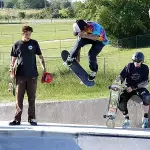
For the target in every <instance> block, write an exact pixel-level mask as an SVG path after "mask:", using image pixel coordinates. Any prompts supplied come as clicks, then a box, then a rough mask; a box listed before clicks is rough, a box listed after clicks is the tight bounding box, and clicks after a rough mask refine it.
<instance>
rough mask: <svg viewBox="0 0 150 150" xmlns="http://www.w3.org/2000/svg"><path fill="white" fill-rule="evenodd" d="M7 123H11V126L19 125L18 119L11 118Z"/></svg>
mask: <svg viewBox="0 0 150 150" xmlns="http://www.w3.org/2000/svg"><path fill="white" fill-rule="evenodd" d="M9 125H11V126H15V125H20V121H17V120H13V121H11V122H9Z"/></svg>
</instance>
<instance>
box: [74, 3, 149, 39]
mask: <svg viewBox="0 0 150 150" xmlns="http://www.w3.org/2000/svg"><path fill="white" fill-rule="evenodd" d="M84 5H85V6H81V5H80V6H79V5H75V6H76V7H75V14H77V17H78V18H83V19H87V20H95V21H97V22H99V23H100V24H102V25H103V26H104V27H105V29H106V30H107V32H108V33H109V35H111V36H113V37H114V38H117V39H120V38H125V37H131V36H135V35H137V34H146V33H150V19H149V16H148V10H149V8H150V1H147V0H88V1H87V2H85V4H84ZM77 6H78V7H77ZM76 8H77V9H76ZM78 11H79V12H80V13H78Z"/></svg>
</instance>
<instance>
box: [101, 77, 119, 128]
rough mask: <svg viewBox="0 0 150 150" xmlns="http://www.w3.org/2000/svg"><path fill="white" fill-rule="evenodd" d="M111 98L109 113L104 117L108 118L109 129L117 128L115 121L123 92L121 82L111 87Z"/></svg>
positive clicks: (116, 82)
mask: <svg viewBox="0 0 150 150" xmlns="http://www.w3.org/2000/svg"><path fill="white" fill-rule="evenodd" d="M109 90H110V97H109V103H108V108H107V113H106V115H104V118H106V119H107V120H106V126H107V127H109V128H114V127H115V119H116V114H117V108H118V102H119V99H120V94H121V92H122V87H121V81H120V80H119V81H115V82H114V83H113V84H112V85H111V86H109Z"/></svg>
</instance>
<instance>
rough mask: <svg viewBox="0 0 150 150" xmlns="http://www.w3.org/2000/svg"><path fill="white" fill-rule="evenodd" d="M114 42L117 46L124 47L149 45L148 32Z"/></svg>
mask: <svg viewBox="0 0 150 150" xmlns="http://www.w3.org/2000/svg"><path fill="white" fill-rule="evenodd" d="M116 44H117V47H118V48H126V49H130V48H144V47H145V48H146V47H150V34H145V35H137V36H134V37H129V38H123V39H119V40H118V42H117V43H116Z"/></svg>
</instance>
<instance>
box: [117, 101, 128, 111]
mask: <svg viewBox="0 0 150 150" xmlns="http://www.w3.org/2000/svg"><path fill="white" fill-rule="evenodd" d="M118 108H119V110H120V111H122V112H124V111H125V110H126V109H127V107H126V104H125V103H122V102H121V103H118Z"/></svg>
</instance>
